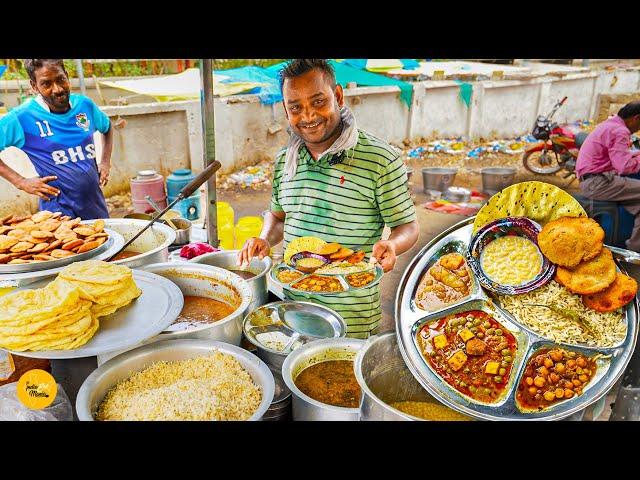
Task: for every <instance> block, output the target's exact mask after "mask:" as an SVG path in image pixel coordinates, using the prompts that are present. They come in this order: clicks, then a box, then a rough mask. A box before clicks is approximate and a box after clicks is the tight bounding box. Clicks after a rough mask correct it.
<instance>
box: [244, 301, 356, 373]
mask: <svg viewBox="0 0 640 480" xmlns="http://www.w3.org/2000/svg"><path fill="white" fill-rule="evenodd" d="M242 331H243V333H244V336H245V337H246V338H247V340H249V342H251V343H252V344H253V345H255V346H256V348H257V352H256V354H257V355H258V357H260V358H261V359H263V360H264V361H265V362H266V363H267V364H268V365H272V366H274V367H276V368H281V367H282V364H283V363H284V360H285V359H286V358H287V355H289V354H290V353H291V352H293V351H294V350H295V349H297V348H299V347H301V346H302V345H304V344H307V343H310V342H313V341H318V340H322V339H327V338H329V339H330V338H337V337H344V336H345V335H346V331H347V327H346V323H345V321H344V319H343V318H342V317H341V316H340V315H339V314H338V313H336V312H335V311H333V310H331V309H330V308H327V307H324V306H322V305H318V304H316V303H311V302H291V301H281V302H273V303H268V304H266V305H263V306H262V307H259V308H258V309H256V310H254V311H252V312H250V313H249V314H247V316H246V317H245V319H244V322H243V324H242Z"/></svg>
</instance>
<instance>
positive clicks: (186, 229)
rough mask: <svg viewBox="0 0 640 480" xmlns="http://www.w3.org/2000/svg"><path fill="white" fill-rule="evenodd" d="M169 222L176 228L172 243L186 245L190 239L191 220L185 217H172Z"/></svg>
mask: <svg viewBox="0 0 640 480" xmlns="http://www.w3.org/2000/svg"><path fill="white" fill-rule="evenodd" d="M171 223H173V224H174V225H175V226H176V228H177V230H176V239H175V240H174V242H173V244H174V245H186V244H187V243H189V242H190V241H191V221H189V220H187V219H186V218H172V219H171Z"/></svg>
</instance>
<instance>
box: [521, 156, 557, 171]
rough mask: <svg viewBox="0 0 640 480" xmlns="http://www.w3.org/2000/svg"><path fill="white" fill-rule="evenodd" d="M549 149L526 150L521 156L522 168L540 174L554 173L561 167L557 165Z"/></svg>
mask: <svg viewBox="0 0 640 480" xmlns="http://www.w3.org/2000/svg"><path fill="white" fill-rule="evenodd" d="M551 154H552V152H550V151H546V152H545V151H536V152H526V153H525V154H524V155H523V156H522V164H523V165H524V168H526V169H527V170H529V171H530V172H532V173H539V174H541V175H551V174H554V173H556V172H558V171H560V169H561V168H562V166H560V165H558V162H557V161H556V159H554V158H553V157H552V156H551Z"/></svg>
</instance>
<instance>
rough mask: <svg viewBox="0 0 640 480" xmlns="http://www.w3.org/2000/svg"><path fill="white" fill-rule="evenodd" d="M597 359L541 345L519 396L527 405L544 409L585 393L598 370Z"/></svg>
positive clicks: (519, 401) (519, 391)
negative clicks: (586, 387)
mask: <svg viewBox="0 0 640 480" xmlns="http://www.w3.org/2000/svg"><path fill="white" fill-rule="evenodd" d="M596 368H597V367H596V362H595V360H594V359H591V358H589V357H587V356H585V355H581V354H579V353H576V352H570V351H567V350H564V349H562V348H553V349H549V348H546V349H541V350H538V351H537V352H536V354H535V355H534V356H532V357H531V358H530V359H529V361H528V362H527V366H526V368H525V370H524V374H523V375H522V378H521V380H520V384H519V385H518V391H517V392H516V400H517V401H518V403H519V404H520V405H521V406H522V407H524V408H527V409H537V410H543V409H544V408H547V407H549V406H551V405H553V404H554V403H556V402H560V401H562V400H568V399H570V398H573V397H574V396H576V395H581V394H582V391H583V390H584V387H585V386H586V385H587V383H589V382H590V381H591V379H592V378H593V376H594V375H595V374H596Z"/></svg>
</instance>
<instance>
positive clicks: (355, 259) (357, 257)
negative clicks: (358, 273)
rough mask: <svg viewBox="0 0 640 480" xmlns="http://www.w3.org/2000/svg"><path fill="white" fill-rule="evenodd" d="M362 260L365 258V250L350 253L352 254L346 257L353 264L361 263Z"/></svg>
mask: <svg viewBox="0 0 640 480" xmlns="http://www.w3.org/2000/svg"><path fill="white" fill-rule="evenodd" d="M362 260H364V252H363V251H359V252H356V253H354V254H353V255H350V256H348V257H347V258H346V261H347V262H349V263H350V264H352V265H355V264H357V263H360V262H361V261H362Z"/></svg>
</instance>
